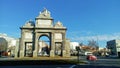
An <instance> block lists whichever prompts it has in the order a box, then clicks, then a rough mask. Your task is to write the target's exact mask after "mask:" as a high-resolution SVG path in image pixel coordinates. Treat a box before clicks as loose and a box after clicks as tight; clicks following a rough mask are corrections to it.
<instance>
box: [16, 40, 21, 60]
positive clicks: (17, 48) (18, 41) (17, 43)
mask: <svg viewBox="0 0 120 68" xmlns="http://www.w3.org/2000/svg"><path fill="white" fill-rule="evenodd" d="M19 43H20V39H18V40H17V41H16V47H15V58H18V54H19V53H18V50H19V45H20V44H19Z"/></svg>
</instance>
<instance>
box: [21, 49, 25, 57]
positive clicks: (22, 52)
mask: <svg viewBox="0 0 120 68" xmlns="http://www.w3.org/2000/svg"><path fill="white" fill-rule="evenodd" d="M24 55H25V54H24V51H23V50H20V58H23V57H24Z"/></svg>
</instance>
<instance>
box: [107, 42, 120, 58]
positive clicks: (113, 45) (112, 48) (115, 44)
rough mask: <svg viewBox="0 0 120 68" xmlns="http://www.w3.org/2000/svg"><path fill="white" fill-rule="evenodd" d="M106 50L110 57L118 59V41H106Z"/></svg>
mask: <svg viewBox="0 0 120 68" xmlns="http://www.w3.org/2000/svg"><path fill="white" fill-rule="evenodd" d="M107 48H108V49H109V50H110V53H111V55H116V56H119V57H120V40H111V41H108V42H107Z"/></svg>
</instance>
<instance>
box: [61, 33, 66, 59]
mask: <svg viewBox="0 0 120 68" xmlns="http://www.w3.org/2000/svg"><path fill="white" fill-rule="evenodd" d="M62 39H63V41H62V57H65V56H66V50H65V49H66V48H65V46H66V43H65V40H66V38H65V33H62Z"/></svg>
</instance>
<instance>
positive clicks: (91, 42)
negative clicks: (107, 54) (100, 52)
mask: <svg viewBox="0 0 120 68" xmlns="http://www.w3.org/2000/svg"><path fill="white" fill-rule="evenodd" d="M88 46H90V47H92V48H95V49H99V45H98V43H97V42H96V41H95V40H89V41H88Z"/></svg>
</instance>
